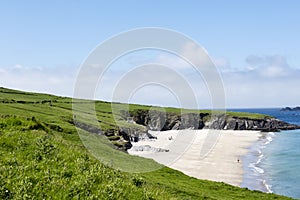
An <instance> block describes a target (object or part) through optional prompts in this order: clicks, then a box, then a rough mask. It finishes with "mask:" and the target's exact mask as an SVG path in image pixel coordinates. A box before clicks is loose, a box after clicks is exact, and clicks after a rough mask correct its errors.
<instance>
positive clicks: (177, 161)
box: [128, 130, 261, 186]
mask: <svg viewBox="0 0 300 200" xmlns="http://www.w3.org/2000/svg"><path fill="white" fill-rule="evenodd" d="M208 133H209V134H208ZM151 134H152V135H154V136H156V137H157V139H151V140H144V141H139V142H135V143H132V144H133V147H132V148H131V149H129V150H128V153H129V154H133V155H138V156H143V157H146V158H152V159H154V160H155V161H157V162H159V163H161V164H164V165H166V166H168V167H170V168H173V169H176V170H179V171H181V172H183V173H185V174H187V175H189V176H192V177H195V178H199V179H206V180H213V181H220V182H225V183H228V184H231V185H235V186H240V184H241V183H242V179H243V155H245V154H246V153H247V152H248V148H249V147H250V146H251V145H252V144H253V143H254V142H255V141H257V140H258V139H259V136H260V135H261V133H260V132H258V131H232V130H221V131H220V130H171V131H163V132H153V131H152V132H151ZM208 135H209V137H208ZM142 147H143V148H142ZM238 160H239V161H238Z"/></svg>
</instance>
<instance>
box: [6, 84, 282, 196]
mask: <svg viewBox="0 0 300 200" xmlns="http://www.w3.org/2000/svg"><path fill="white" fill-rule="evenodd" d="M49 100H51V101H52V103H51V106H50V103H49ZM71 102H72V100H71V99H69V98H63V97H56V96H52V95H47V94H35V93H27V92H26V93H25V92H20V91H14V90H8V89H4V88H0V154H1V157H0V199H5V198H7V199H9V198H15V199H21V198H25V199H26V198H29V199H32V198H37V199H41V198H47V197H48V198H49V197H52V198H54V199H66V198H82V197H84V198H91V199H93V198H94V199H99V198H100V199H240V198H246V199H285V197H282V196H278V195H274V194H264V193H261V192H254V191H248V190H247V189H241V188H238V187H233V186H230V185H227V184H224V183H216V182H211V181H203V180H197V179H194V178H190V177H188V176H186V175H184V174H182V173H181V172H178V171H176V170H172V169H169V168H166V167H164V168H162V169H160V170H157V171H154V172H149V173H141V174H133V173H125V172H121V171H118V170H115V169H112V168H111V167H110V166H111V165H110V163H107V164H106V165H104V164H102V163H100V162H99V161H98V160H97V159H95V158H94V156H92V155H91V154H90V153H89V152H88V151H87V149H86V148H85V147H84V146H83V144H82V142H81V140H80V138H79V136H78V133H77V131H76V129H75V128H74V126H73V125H72V124H71V123H70V121H71V120H72V109H71V108H72V104H71ZM110 106H111V104H110V103H107V102H96V110H97V117H98V119H99V120H100V121H101V122H100V125H101V127H104V128H106V129H110V128H114V127H115V123H114V119H113V117H112V114H111V107H110ZM117 106H119V107H120V109H121V108H122V107H123V106H125V105H123V104H118V105H117ZM137 108H139V109H148V108H149V107H147V106H140V105H131V106H130V109H137ZM167 111H169V112H171V111H172V112H178V109H173V108H167ZM235 114H240V113H233V114H232V115H235ZM87 115H88V114H87ZM246 115H247V116H248V115H249V114H246ZM251 117H254V118H257V117H265V116H260V115H252V116H251ZM85 135H86V136H87V137H96V136H90V135H89V134H87V133H85ZM96 140H103V138H100V137H99V138H97V137H96ZM106 142H107V141H106ZM103 148H104V149H103V150H102V151H113V150H112V148H111V147H110V146H109V145H107V146H105V145H104V146H103ZM114 153H115V154H117V157H118V159H119V162H120V163H119V164H121V165H126V161H127V160H128V159H130V160H132V162H133V163H136V166H134V167H136V168H147V167H149V166H150V167H155V166H158V164H157V163H155V162H153V161H152V160H148V159H143V158H140V157H133V156H129V155H127V154H125V153H123V152H119V151H115V152H114ZM96 154H97V153H96ZM96 156H99V157H101V156H103V154H101V155H100V154H99V155H96ZM108 156H109V154H108ZM132 162H131V163H132ZM128 167H131V166H128Z"/></svg>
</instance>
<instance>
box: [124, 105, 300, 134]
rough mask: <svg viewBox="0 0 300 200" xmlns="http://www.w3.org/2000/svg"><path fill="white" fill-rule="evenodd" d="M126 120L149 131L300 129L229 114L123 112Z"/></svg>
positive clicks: (289, 125)
mask: <svg viewBox="0 0 300 200" xmlns="http://www.w3.org/2000/svg"><path fill="white" fill-rule="evenodd" d="M121 113H122V114H121V115H122V116H123V118H124V119H127V118H129V117H131V118H132V121H133V122H134V123H137V124H140V125H143V126H145V127H147V129H148V130H161V131H164V130H180V129H187V128H191V129H220V130H222V129H223V130H259V131H268V132H271V131H280V130H291V129H299V128H300V127H299V126H297V125H293V124H289V123H286V122H283V121H280V120H278V119H276V118H273V117H265V118H262V119H251V118H246V117H245V118H242V117H235V116H231V115H229V114H226V115H225V114H222V115H214V116H212V115H210V114H209V113H198V114H197V113H185V114H175V113H164V112H160V111H151V112H149V111H147V110H133V111H131V112H125V111H123V112H121Z"/></svg>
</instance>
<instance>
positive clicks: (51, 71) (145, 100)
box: [0, 54, 300, 108]
mask: <svg viewBox="0 0 300 200" xmlns="http://www.w3.org/2000/svg"><path fill="white" fill-rule="evenodd" d="M125 60H126V59H125ZM127 60H128V58H127ZM132 60H134V59H131V62H132ZM137 60H138V61H134V62H135V65H138V64H141V63H143V62H144V61H147V62H149V59H148V58H147V59H141V57H140V56H139V57H138V59H137ZM150 60H151V59H150ZM213 60H214V63H215V64H216V65H217V67H218V69H219V71H220V74H221V76H222V79H223V83H224V88H225V94H226V104H227V107H228V108H258V107H283V106H296V105H299V104H300V93H299V92H298V86H299V85H300V70H299V69H297V68H293V67H291V66H290V65H289V64H288V61H287V59H286V58H285V57H284V56H281V55H273V56H255V55H250V56H249V57H247V58H245V66H243V67H239V68H234V67H232V66H230V62H229V61H228V60H227V59H225V58H213ZM152 61H153V62H155V63H162V64H164V65H166V66H169V67H170V68H172V69H174V70H175V71H176V72H177V73H178V74H179V75H181V76H182V77H183V78H184V79H185V80H187V82H188V84H190V86H191V88H192V90H193V91H194V94H195V96H196V98H197V100H198V101H199V107H200V108H209V107H210V106H211V98H210V92H209V91H208V90H207V88H206V85H205V81H204V80H203V78H201V75H200V76H199V75H197V74H195V73H194V71H193V68H192V67H191V66H190V65H189V64H188V63H186V62H185V61H184V60H182V59H180V58H178V57H176V56H174V55H173V56H170V55H169V56H168V55H166V54H158V55H155V58H154V59H152ZM118 64H120V63H118V62H117V63H115V64H114V65H115V67H112V68H111V69H110V70H108V71H107V74H106V75H105V76H104V77H103V79H102V80H101V81H100V82H99V84H100V86H98V88H99V90H97V91H96V95H95V97H96V98H98V99H103V100H107V101H110V100H112V96H113V92H114V89H115V86H116V85H117V84H118V81H119V80H120V78H121V77H123V76H124V75H126V73H128V68H127V69H126V68H122V67H120V66H119V65H118ZM77 71H78V67H69V66H61V67H55V68H41V67H26V66H22V65H15V66H12V67H0V84H1V86H3V87H9V88H14V89H20V90H25V91H36V92H46V93H51V94H56V95H61V96H72V95H73V89H74V88H73V87H74V82H75V80H76V75H77ZM145 76H147V73H145V74H143V75H141V76H135V79H145ZM155 76H157V77H156V78H158V79H159V78H161V79H164V80H169V81H170V82H172V84H174V87H177V88H181V85H180V84H181V83H180V81H176V79H175V77H173V76H172V75H170V74H161V73H159V72H158V73H157V74H156V75H155ZM176 84H178V86H176ZM130 101H131V103H141V104H155V105H161V106H177V107H180V103H179V102H178V100H177V99H176V94H175V95H174V93H172V92H170V91H169V90H168V89H167V88H163V87H158V86H157V85H147V86H145V87H142V88H140V89H139V90H137V91H136V92H135V93H134V94H132V98H131V99H130Z"/></svg>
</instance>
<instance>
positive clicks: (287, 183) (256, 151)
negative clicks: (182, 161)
mask: <svg viewBox="0 0 300 200" xmlns="http://www.w3.org/2000/svg"><path fill="white" fill-rule="evenodd" d="M229 110H230V111H241V112H251V113H261V114H266V115H271V116H274V117H276V118H278V119H280V120H283V121H285V122H289V123H292V124H297V125H300V112H299V111H281V109H280V108H268V109H229ZM243 167H244V171H245V174H244V177H243V183H242V185H241V186H242V187H245V188H248V189H251V190H260V191H263V192H269V193H275V194H281V195H285V196H289V197H292V198H296V199H300V130H290V131H281V132H275V133H264V135H263V136H262V137H261V138H260V139H259V141H258V142H257V143H256V144H254V145H253V146H252V147H251V148H250V151H249V153H248V154H247V155H245V156H244V157H243Z"/></svg>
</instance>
